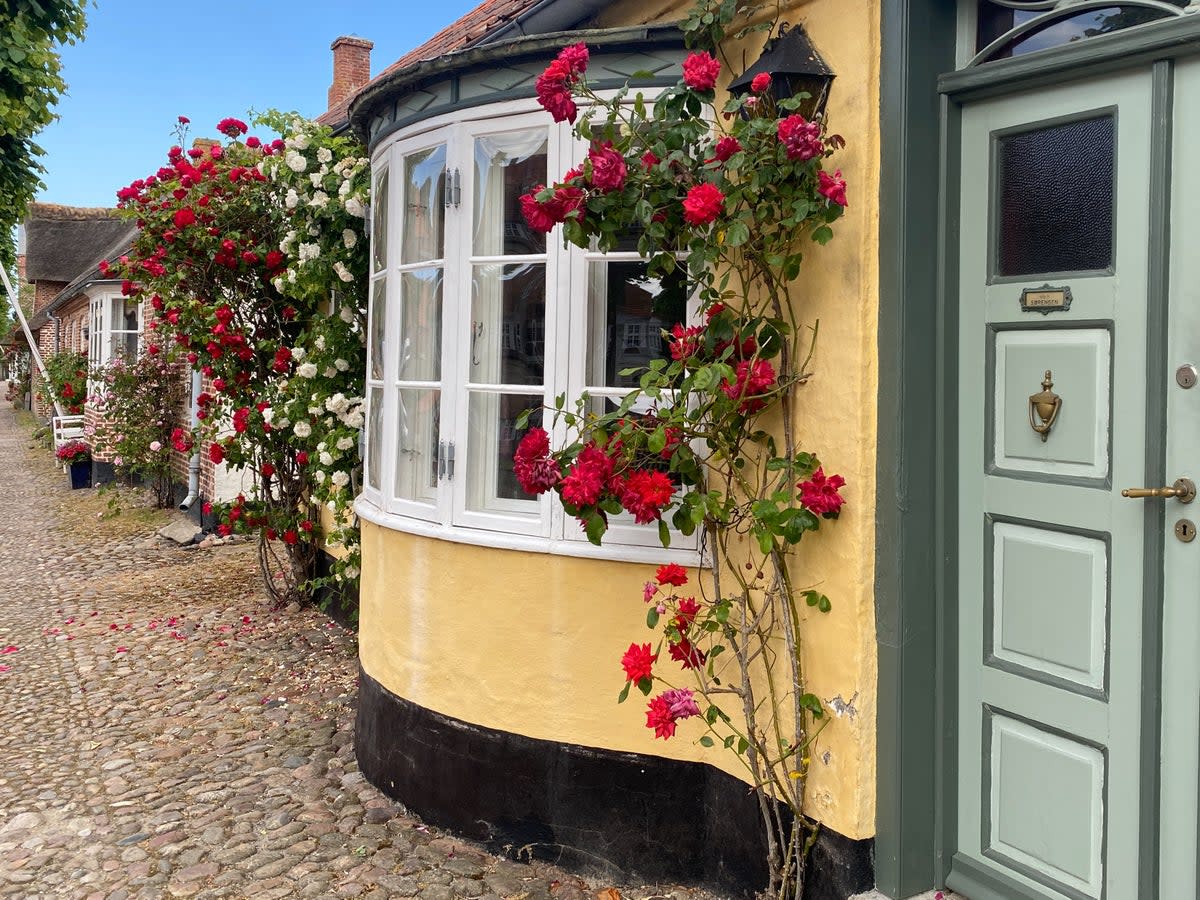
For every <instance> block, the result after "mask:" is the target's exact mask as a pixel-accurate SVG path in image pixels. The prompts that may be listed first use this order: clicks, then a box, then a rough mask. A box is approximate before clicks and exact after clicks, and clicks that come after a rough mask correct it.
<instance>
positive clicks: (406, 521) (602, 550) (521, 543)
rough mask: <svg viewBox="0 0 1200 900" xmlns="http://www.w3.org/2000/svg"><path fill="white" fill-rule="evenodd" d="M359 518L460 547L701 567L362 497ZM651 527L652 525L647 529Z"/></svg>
mask: <svg viewBox="0 0 1200 900" xmlns="http://www.w3.org/2000/svg"><path fill="white" fill-rule="evenodd" d="M354 511H355V513H357V514H358V516H359V518H361V519H364V520H366V521H367V522H370V523H371V524H372V525H378V526H379V527H380V528H387V529H389V530H391V531H400V532H403V533H405V534H415V535H419V536H421V537H427V538H433V539H434V540H439V541H453V542H454V543H457V544H473V545H475V546H478V547H495V548H497V549H500V550H521V551H524V552H526V553H547V554H550V555H553V556H577V557H582V558H585V559H607V560H613V561H617V562H633V563H648V564H653V565H662V564H663V563H670V562H673V563H679V564H680V565H683V566H692V567H695V566H699V565H700V564H701V558H700V553H699V552H697V551H696V550H693V549H688V550H680V549H675V548H666V547H639V546H633V545H631V544H603V545H601V546H599V547H597V546H596V545H595V544H592V543H589V542H588V541H567V540H554V539H552V538H543V537H533V536H530V535H525V534H509V533H507V532H503V531H486V530H484V529H481V528H464V527H461V526H458V527H456V526H452V525H443V524H441V523H438V522H427V521H424V520H422V519H414V518H410V517H408V516H401V515H396V514H395V513H389V512H386V511H384V510H382V509H380V508H379V507H378V506H377V505H376V504H375V503H374V502H373V501H372V500H370V499H368V498H367V497H366V496H364V495H361V494H360V495H359V497H358V499H357V500H356V501H355V503H354ZM646 527H647V528H649V527H650V526H646Z"/></svg>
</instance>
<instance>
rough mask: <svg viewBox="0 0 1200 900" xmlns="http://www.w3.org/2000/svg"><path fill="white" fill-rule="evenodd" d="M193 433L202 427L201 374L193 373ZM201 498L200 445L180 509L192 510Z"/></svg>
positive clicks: (191, 461)
mask: <svg viewBox="0 0 1200 900" xmlns="http://www.w3.org/2000/svg"><path fill="white" fill-rule="evenodd" d="M189 413H190V416H189V418H190V420H191V428H192V432H193V433H195V431H196V429H197V428H198V427H199V426H200V415H199V413H200V373H199V372H193V373H192V399H191V408H190V409H189ZM199 496H200V445H199V444H197V445H196V449H195V452H194V453H193V454H192V458H191V459H189V460H188V492H187V496H186V497H184V498H183V502H182V503H180V504H179V508H180V509H181V510H183V511H184V512H187V511H188V510H189V509H191V507H192V504H193V503H195V502H196V499H197V498H198V497H199Z"/></svg>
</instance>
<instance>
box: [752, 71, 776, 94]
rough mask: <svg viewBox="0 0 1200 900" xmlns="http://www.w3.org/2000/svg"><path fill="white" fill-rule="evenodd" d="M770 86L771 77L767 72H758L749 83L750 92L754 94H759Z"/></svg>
mask: <svg viewBox="0 0 1200 900" xmlns="http://www.w3.org/2000/svg"><path fill="white" fill-rule="evenodd" d="M770 86H771V75H770V73H769V72H759V73H758V74H757V75H755V76H754V78H753V79H752V80H751V82H750V90H752V91H753V92H754V93H756V94H761V93H762V92H763V91H765V90H766V89H767V88H769V87H770Z"/></svg>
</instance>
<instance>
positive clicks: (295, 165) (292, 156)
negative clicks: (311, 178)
mask: <svg viewBox="0 0 1200 900" xmlns="http://www.w3.org/2000/svg"><path fill="white" fill-rule="evenodd" d="M283 161H284V162H285V163H287V167H288V168H289V169H291V170H292V171H293V172H303V171H304V170H305V169H307V168H308V160H307V159H305V158H304V154H302V153H297V152H296V151H295V150H289V151H288V152H287V155H286V156H284V158H283Z"/></svg>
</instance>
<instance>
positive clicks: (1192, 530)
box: [1175, 519, 1196, 544]
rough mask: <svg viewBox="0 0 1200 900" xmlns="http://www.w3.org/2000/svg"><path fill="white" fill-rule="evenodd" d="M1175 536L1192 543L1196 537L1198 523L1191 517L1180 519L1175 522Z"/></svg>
mask: <svg viewBox="0 0 1200 900" xmlns="http://www.w3.org/2000/svg"><path fill="white" fill-rule="evenodd" d="M1175 537H1177V538H1179V540H1181V541H1183V542H1184V543H1185V544H1190V543H1191V542H1192V541H1194V540H1195V539H1196V523H1195V522H1193V521H1192V520H1191V519H1180V520H1179V521H1178V522H1176V523H1175Z"/></svg>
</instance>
